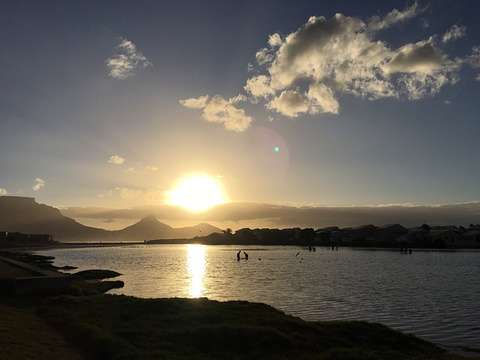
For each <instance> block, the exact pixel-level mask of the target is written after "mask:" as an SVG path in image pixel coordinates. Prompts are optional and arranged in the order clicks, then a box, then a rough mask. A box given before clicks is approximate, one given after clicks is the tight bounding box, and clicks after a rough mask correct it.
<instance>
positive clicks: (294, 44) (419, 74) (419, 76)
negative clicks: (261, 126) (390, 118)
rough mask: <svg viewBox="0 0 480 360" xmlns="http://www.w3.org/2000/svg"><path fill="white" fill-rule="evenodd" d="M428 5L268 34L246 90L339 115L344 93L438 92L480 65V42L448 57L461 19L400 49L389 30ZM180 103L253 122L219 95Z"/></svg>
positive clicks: (281, 103)
mask: <svg viewBox="0 0 480 360" xmlns="http://www.w3.org/2000/svg"><path fill="white" fill-rule="evenodd" d="M424 11H425V8H421V7H420V6H419V5H418V3H417V2H415V3H414V4H413V5H412V6H410V7H407V8H405V9H404V10H403V11H400V10H396V9H395V10H393V11H391V12H390V13H388V14H386V15H385V16H373V17H371V18H369V19H367V20H366V21H363V20H362V19H359V18H354V17H348V16H344V15H342V14H336V15H335V16H334V17H333V18H331V19H326V18H325V17H323V16H312V17H310V19H308V21H307V22H306V23H305V24H304V25H303V26H301V27H300V28H299V29H298V30H296V31H294V32H292V33H290V34H288V35H286V36H282V35H280V34H278V33H275V34H273V35H271V36H270V37H269V38H268V41H267V44H266V46H265V47H263V48H261V49H260V50H259V51H258V52H257V53H256V54H255V57H256V65H255V67H253V66H250V65H251V64H250V65H249V70H250V71H251V72H252V73H253V75H252V76H251V77H249V78H248V79H247V80H246V85H245V86H244V88H243V89H244V90H245V92H246V93H247V94H248V95H249V96H250V101H252V102H253V103H258V102H260V101H263V102H264V103H265V106H266V108H267V109H268V110H272V111H276V112H278V113H280V114H283V115H285V116H290V117H298V116H299V115H300V114H318V113H331V114H338V113H339V112H340V105H341V104H340V103H339V99H341V95H343V94H347V95H353V96H356V97H360V98H363V99H368V100H377V99H381V98H388V97H390V98H396V99H404V100H418V99H422V98H424V97H427V96H433V95H435V94H437V93H439V92H440V91H441V90H442V88H443V87H445V86H446V85H453V84H455V83H456V82H457V81H458V79H459V74H458V73H459V69H460V67H461V66H462V65H464V64H469V65H471V66H473V67H480V48H479V47H474V48H473V50H472V54H471V55H470V56H467V57H464V58H461V57H455V58H451V57H449V55H448V54H447V53H446V48H445V47H444V46H443V44H444V43H446V42H451V41H454V40H457V39H458V38H460V37H463V36H465V28H464V27H458V26H456V25H454V26H452V27H451V28H450V29H449V30H448V31H447V32H446V33H445V34H444V35H443V36H442V35H440V36H439V35H436V34H431V36H430V37H428V38H426V39H424V40H421V41H417V42H411V43H403V44H401V45H400V46H398V47H396V48H394V47H392V46H390V45H389V43H388V42H387V41H385V40H382V38H381V35H382V30H385V29H387V28H391V27H393V26H397V27H399V26H400V25H403V24H405V23H406V22H407V21H409V20H411V19H413V18H415V17H416V16H418V15H419V14H421V13H422V12H424ZM425 29H426V27H425ZM439 39H440V40H439ZM439 41H440V45H439V44H438V42H439ZM181 103H182V104H183V105H185V106H189V107H193V108H201V109H204V113H203V117H204V119H205V120H208V121H214V122H222V123H224V124H225V126H226V127H227V128H231V129H232V128H235V129H237V131H241V130H238V129H240V128H243V129H244V128H246V127H247V126H248V125H247V124H249V122H250V121H251V118H249V117H245V114H244V112H243V110H240V109H237V108H236V107H233V105H232V103H231V102H230V101H227V100H225V99H223V98H222V97H221V96H220V95H216V96H215V97H213V98H212V99H211V100H210V99H209V98H208V96H204V97H201V98H198V99H188V100H182V101H181ZM230 106H231V107H230ZM227 119H232V121H229V120H227ZM235 124H236V125H235Z"/></svg>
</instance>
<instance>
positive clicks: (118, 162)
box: [107, 155, 125, 165]
mask: <svg viewBox="0 0 480 360" xmlns="http://www.w3.org/2000/svg"><path fill="white" fill-rule="evenodd" d="M124 161H125V159H124V158H122V157H121V156H118V155H112V156H110V159H108V160H107V162H109V163H110V164H115V165H121V164H123V163H124Z"/></svg>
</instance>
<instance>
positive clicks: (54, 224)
mask: <svg viewBox="0 0 480 360" xmlns="http://www.w3.org/2000/svg"><path fill="white" fill-rule="evenodd" d="M0 231H7V232H20V233H24V234H52V235H53V236H54V239H55V240H57V241H62V242H103V241H144V240H156V239H180V238H186V239H190V238H194V237H196V236H206V235H209V234H211V233H214V232H218V233H220V232H221V230H220V229H219V228H216V227H214V226H212V225H209V224H198V225H196V226H191V227H184V228H177V229H175V228H172V227H171V226H169V225H167V224H164V223H162V222H160V221H158V220H157V219H156V218H155V217H154V216H153V215H150V216H147V217H145V218H143V219H142V220H140V221H139V222H138V223H136V224H133V225H131V226H128V227H126V228H125V229H122V230H116V231H108V230H104V229H98V228H94V227H90V226H85V225H82V224H80V223H78V222H76V221H75V220H74V219H71V218H69V217H67V216H64V215H62V214H61V212H60V210H58V209H56V208H54V207H52V206H48V205H44V204H38V203H37V202H36V201H35V199H34V198H29V197H21V196H0Z"/></svg>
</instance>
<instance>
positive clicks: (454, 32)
mask: <svg viewBox="0 0 480 360" xmlns="http://www.w3.org/2000/svg"><path fill="white" fill-rule="evenodd" d="M465 30H466V28H465V26H460V27H459V26H457V25H453V26H452V27H451V28H450V30H448V31H447V32H446V33H445V34H444V35H443V37H442V42H443V43H447V42H449V41H450V40H456V39H458V38H461V37H463V36H465V35H466V32H465Z"/></svg>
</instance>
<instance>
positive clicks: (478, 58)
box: [465, 46, 480, 68]
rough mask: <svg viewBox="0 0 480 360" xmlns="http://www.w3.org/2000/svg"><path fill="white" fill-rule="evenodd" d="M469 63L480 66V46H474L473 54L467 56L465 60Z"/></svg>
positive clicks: (475, 66) (476, 66)
mask: <svg viewBox="0 0 480 360" xmlns="http://www.w3.org/2000/svg"><path fill="white" fill-rule="evenodd" d="M465 61H466V62H467V63H468V64H470V65H471V66H472V67H474V68H479V67H480V46H474V47H473V48H472V54H471V55H469V56H467V59H466V60H465Z"/></svg>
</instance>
